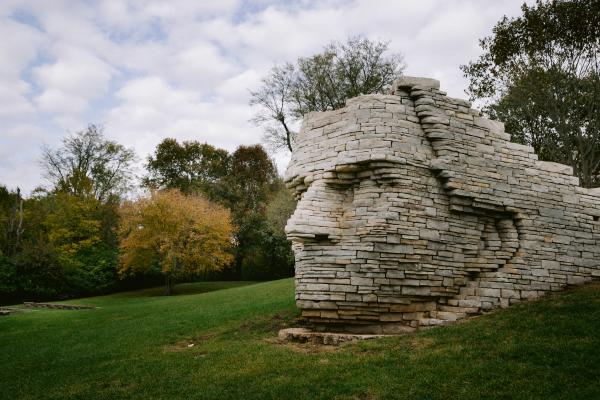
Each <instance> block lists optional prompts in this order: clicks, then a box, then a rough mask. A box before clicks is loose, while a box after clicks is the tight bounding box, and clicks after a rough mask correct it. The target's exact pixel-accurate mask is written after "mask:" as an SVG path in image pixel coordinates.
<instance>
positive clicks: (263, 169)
mask: <svg viewBox="0 0 600 400" xmlns="http://www.w3.org/2000/svg"><path fill="white" fill-rule="evenodd" d="M134 161H135V155H134V153H133V151H132V150H130V149H127V148H125V147H124V146H122V145H120V144H118V143H116V142H114V141H111V140H108V139H106V138H105V136H104V134H103V131H102V129H101V128H100V127H98V126H95V125H91V126H89V127H88V128H87V129H86V130H84V131H81V132H78V133H76V134H74V135H71V136H68V137H66V138H65V139H64V140H63V142H62V146H61V147H59V148H58V149H51V148H44V149H43V155H42V161H41V164H42V167H43V169H44V171H45V173H46V177H47V178H48V180H49V182H50V186H49V187H48V188H38V189H36V190H34V191H33V193H32V194H31V196H29V197H28V198H24V197H23V196H22V195H21V193H20V191H19V190H18V189H17V190H15V191H10V190H8V189H7V188H6V187H4V186H0V296H1V298H0V300H2V301H4V302H8V301H17V300H24V299H25V300H27V299H29V300H47V299H57V298H66V297H72V296H82V295H90V294H100V293H107V292H110V291H114V290H118V289H123V288H130V287H136V286H138V285H144V284H151V283H153V284H156V283H157V282H158V280H159V279H161V280H163V279H164V281H165V282H166V289H167V292H170V291H171V287H172V283H173V282H174V281H176V280H187V279H194V278H200V277H201V278H205V279H206V278H211V279H217V278H218V279H252V280H261V279H275V278H282V277H287V276H291V275H293V255H292V252H291V248H290V244H289V242H288V241H287V239H286V238H285V233H284V231H283V227H284V224H285V220H286V219H287V216H289V215H290V214H291V212H292V211H293V209H294V206H295V203H294V199H293V198H292V197H291V195H290V193H289V192H288V191H287V189H285V187H284V185H283V183H282V180H281V178H280V177H279V176H278V174H277V171H276V168H275V166H274V164H273V161H272V160H271V159H270V157H269V156H268V154H267V153H266V151H265V150H264V149H263V147H262V146H260V145H254V146H239V147H238V148H237V150H236V151H234V152H233V153H229V152H227V151H226V150H223V149H218V148H215V147H213V146H211V145H209V144H206V143H199V142H196V141H188V142H183V143H179V142H177V141H176V140H175V139H165V140H163V141H162V142H161V143H160V144H159V145H158V146H157V147H156V150H155V151H154V153H153V154H152V155H151V156H149V157H148V159H147V163H146V170H147V172H146V175H145V177H144V178H143V180H142V183H143V186H144V187H145V188H146V191H147V193H146V194H145V195H142V196H140V197H139V198H137V199H127V198H126V196H125V195H126V194H127V193H129V191H130V190H131V188H132V187H133V184H134V175H133V172H132V171H133V169H132V167H133V163H134Z"/></svg>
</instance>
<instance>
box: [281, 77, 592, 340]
mask: <svg viewBox="0 0 600 400" xmlns="http://www.w3.org/2000/svg"><path fill="white" fill-rule="evenodd" d="M470 107H471V105H470V103H469V102H467V101H464V100H459V99H453V98H449V97H447V96H446V95H445V93H444V92H442V91H440V90H439V82H438V81H435V80H433V79H427V78H412V77H405V78H403V79H400V80H399V81H397V82H396V83H395V84H394V90H393V91H392V94H390V95H366V96H360V97H357V98H353V99H350V100H348V101H347V104H346V107H345V108H343V109H340V110H335V111H329V112H323V113H311V114H309V115H308V117H307V118H305V120H304V122H303V125H302V129H301V131H300V134H299V135H298V139H297V143H296V148H295V150H294V152H293V154H292V160H291V162H290V165H289V167H288V170H287V172H286V182H287V185H288V187H290V188H294V189H295V191H296V194H297V197H298V199H299V202H298V206H297V209H296V212H295V213H294V215H292V217H291V218H290V220H289V221H288V224H287V227H286V232H287V234H288V238H289V239H290V240H292V242H293V246H294V253H295V257H296V301H297V305H298V307H299V308H300V309H301V310H302V315H303V316H304V317H306V318H308V319H309V320H310V321H311V322H312V323H313V324H315V326H317V327H320V328H323V329H330V330H331V329H340V330H350V331H362V332H375V333H393V332H403V331H409V330H412V329H415V328H418V327H421V326H432V325H440V324H444V323H446V322H448V321H454V320H457V319H459V318H463V317H465V316H467V315H470V314H477V313H481V312H483V311H485V310H489V309H492V308H494V307H499V306H501V307H506V306H508V305H510V304H513V303H516V302H518V301H520V300H522V299H528V298H535V297H538V296H541V295H543V294H544V293H546V292H548V291H553V290H559V289H562V288H564V287H565V286H566V285H569V284H579V283H583V282H586V281H589V280H591V279H593V278H594V277H596V278H598V277H600V222H599V221H598V220H599V219H600V191H599V190H594V189H583V188H580V187H578V179H577V178H576V177H573V176H572V170H571V168H570V167H568V166H565V165H561V164H555V163H549V162H543V161H538V159H537V156H536V154H535V153H534V151H533V149H532V148H531V147H528V146H523V145H519V144H516V143H511V142H510V141H509V140H510V136H509V135H508V134H507V133H505V132H504V126H503V124H502V123H500V122H496V121H491V120H488V119H485V118H483V117H482V116H481V114H480V113H479V112H478V111H476V110H474V109H472V108H470Z"/></svg>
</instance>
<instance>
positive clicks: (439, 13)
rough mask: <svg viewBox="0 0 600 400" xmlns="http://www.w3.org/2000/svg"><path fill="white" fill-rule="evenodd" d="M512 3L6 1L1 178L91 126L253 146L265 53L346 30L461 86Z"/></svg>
mask: <svg viewBox="0 0 600 400" xmlns="http://www.w3.org/2000/svg"><path fill="white" fill-rule="evenodd" d="M521 2H522V0H508V1H503V2H496V1H476V0H455V1H452V2H441V1H439V0H421V1H419V2H407V1H404V2H390V1H385V0H354V1H352V0H348V1H343V0H332V1H311V0H304V1H299V2H282V1H275V0H273V1H270V0H260V1H254V2H242V1H239V0H210V1H194V0H173V1H169V2H165V1H159V0H99V1H95V2H73V1H69V0H55V1H51V2H40V1H36V0H4V1H2V2H0V37H2V38H3V40H2V41H0V60H2V62H1V63H0V126H2V128H3V131H2V132H1V133H0V184H1V183H4V182H8V183H10V182H17V183H20V184H21V186H25V187H26V188H27V189H31V188H33V187H34V186H35V185H37V184H39V183H40V181H39V174H35V173H33V169H34V168H37V166H36V163H35V160H36V159H37V157H38V156H39V147H40V143H41V141H42V139H43V140H44V141H46V142H48V143H50V144H56V143H58V142H59V139H60V137H62V136H64V135H65V133H66V130H70V131H76V130H79V129H83V128H85V125H87V123H96V122H97V123H105V125H106V132H107V134H108V135H109V136H110V137H111V138H112V139H115V140H118V141H119V142H122V143H123V144H125V145H128V146H132V147H134V148H135V149H136V151H137V152H138V154H139V155H140V156H141V158H144V157H145V156H146V155H147V154H148V153H150V152H151V151H153V149H154V146H156V144H157V143H158V142H160V141H161V140H162V139H163V138H165V137H176V138H178V139H179V140H200V141H206V142H209V143H211V144H213V145H216V146H219V147H224V148H227V149H229V150H233V149H234V148H235V147H237V145H239V144H250V143H256V142H258V141H259V140H260V135H261V132H260V129H258V128H257V127H255V126H253V125H252V124H251V123H249V122H248V120H249V119H250V118H251V117H252V114H253V110H252V109H251V108H250V106H249V105H248V99H249V92H248V89H255V88H257V87H258V85H259V84H260V79H261V78H262V76H264V74H266V73H267V71H268V70H269V69H270V68H271V67H272V66H273V64H274V63H282V62H286V61H292V62H293V61H294V60H295V59H296V58H297V57H299V56H309V55H311V54H313V53H315V52H317V51H319V50H320V49H321V48H322V47H323V46H324V45H325V44H327V43H328V42H330V41H331V40H345V38H346V37H348V36H350V35H364V36H367V37H369V38H371V39H382V40H390V49H391V50H392V51H394V52H401V53H403V54H404V55H405V61H406V63H407V66H408V67H407V71H406V72H407V73H408V74H413V75H420V76H430V77H435V78H437V79H440V80H441V81H442V82H441V83H442V89H443V90H446V91H448V92H449V94H450V95H452V96H456V97H464V94H463V90H464V88H465V87H466V80H465V79H464V78H463V77H462V73H461V71H460V70H459V65H460V64H464V63H466V62H468V61H469V60H472V59H474V58H476V57H477V55H478V54H479V48H478V42H477V41H478V39H480V38H482V37H483V36H485V35H488V34H489V33H490V32H491V28H492V27H493V25H494V24H495V23H496V22H497V21H498V20H499V19H500V18H501V17H502V16H503V15H504V14H508V15H516V14H518V13H519V12H520V11H519V6H520V4H521ZM287 158H288V157H287V155H285V154H279V155H277V156H276V160H277V162H278V165H279V166H280V167H282V166H283V165H285V163H286V162H287ZM15 171H18V172H15ZM22 171H27V172H26V173H25V172H22Z"/></svg>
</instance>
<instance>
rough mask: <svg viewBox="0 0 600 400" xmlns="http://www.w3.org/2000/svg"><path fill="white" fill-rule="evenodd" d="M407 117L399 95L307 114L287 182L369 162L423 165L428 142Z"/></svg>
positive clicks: (367, 98)
mask: <svg viewBox="0 0 600 400" xmlns="http://www.w3.org/2000/svg"><path fill="white" fill-rule="evenodd" d="M406 113H407V110H406V107H405V106H404V105H403V104H402V103H401V101H400V99H399V97H398V96H391V95H369V96H362V97H359V98H355V99H350V100H349V101H348V104H347V106H346V107H345V108H344V109H342V110H336V111H329V112H325V113H311V114H309V115H308V116H307V117H306V118H305V120H304V123H303V126H302V129H301V130H300V133H299V134H298V138H297V141H296V146H295V149H294V152H293V154H292V159H291V161H290V164H289V166H288V169H287V171H286V176H285V178H286V181H288V182H291V181H293V180H294V179H299V178H302V177H306V176H311V175H313V176H314V175H315V174H318V173H320V172H325V171H333V170H336V169H339V168H340V167H341V166H345V165H353V164H362V163H366V162H372V161H386V162H388V163H396V164H406V163H407V162H411V163H421V164H423V165H425V164H426V163H427V162H428V160H429V159H430V158H431V155H430V151H428V150H429V149H428V146H427V142H426V139H425V137H424V135H423V132H422V130H421V128H420V126H419V125H418V124H417V123H416V121H411V120H409V119H407V115H406Z"/></svg>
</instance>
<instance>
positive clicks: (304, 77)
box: [250, 37, 404, 151]
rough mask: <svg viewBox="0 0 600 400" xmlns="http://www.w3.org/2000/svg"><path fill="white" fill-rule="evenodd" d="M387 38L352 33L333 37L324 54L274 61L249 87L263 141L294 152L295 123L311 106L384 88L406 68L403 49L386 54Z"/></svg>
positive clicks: (339, 103)
mask: <svg viewBox="0 0 600 400" xmlns="http://www.w3.org/2000/svg"><path fill="white" fill-rule="evenodd" d="M387 50H388V43H386V42H380V41H371V40H369V39H366V38H363V37H352V38H350V39H348V40H347V41H346V42H345V43H339V42H332V43H330V44H329V45H327V46H326V47H325V48H324V49H323V51H322V52H321V53H318V54H315V55H313V56H311V57H307V58H299V59H298V61H297V63H296V65H293V64H290V63H288V64H284V65H282V66H275V67H274V68H273V69H272V70H271V71H270V73H269V74H268V75H267V76H266V77H265V78H263V80H262V85H261V87H260V88H259V89H258V90H256V91H252V92H251V100H250V104H251V105H254V106H257V108H258V111H257V113H256V115H255V116H254V118H253V121H254V122H255V123H256V124H257V125H261V126H263V128H264V135H263V140H264V142H265V143H266V144H267V145H268V146H269V147H271V148H273V149H275V150H279V149H287V150H289V151H292V149H293V145H294V138H295V136H296V131H295V130H294V128H293V126H294V125H295V123H296V122H297V121H298V120H299V119H302V117H303V116H304V115H305V114H306V113H308V112H310V111H327V110H335V109H338V108H341V107H344V105H345V103H346V99H348V98H351V97H355V96H358V95H361V94H370V93H385V92H387V90H388V89H389V87H390V86H391V84H392V83H393V81H394V80H395V79H397V78H398V77H399V76H400V75H401V73H402V70H403V68H404V66H403V62H402V57H401V56H400V55H399V54H390V55H386V54H385V53H386V52H387Z"/></svg>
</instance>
